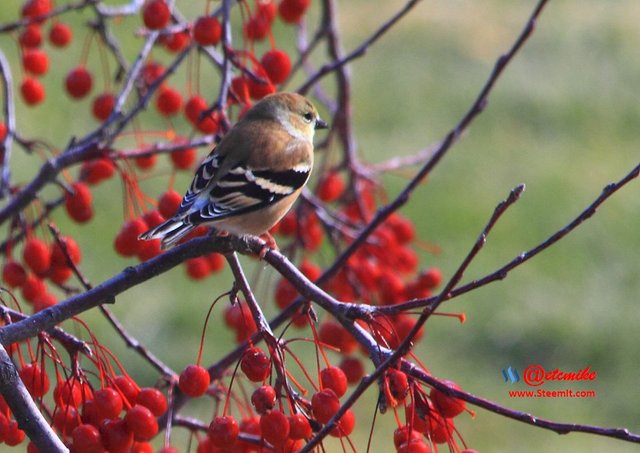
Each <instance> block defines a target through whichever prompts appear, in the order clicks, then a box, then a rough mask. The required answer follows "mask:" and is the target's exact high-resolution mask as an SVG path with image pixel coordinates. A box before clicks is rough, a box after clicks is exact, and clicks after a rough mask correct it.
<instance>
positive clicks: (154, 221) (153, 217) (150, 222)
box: [142, 209, 165, 228]
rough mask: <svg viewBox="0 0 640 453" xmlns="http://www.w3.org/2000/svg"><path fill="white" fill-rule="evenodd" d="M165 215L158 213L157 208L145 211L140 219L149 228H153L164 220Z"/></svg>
mask: <svg viewBox="0 0 640 453" xmlns="http://www.w3.org/2000/svg"><path fill="white" fill-rule="evenodd" d="M164 219H165V217H164V216H163V215H162V214H160V212H159V211H158V210H157V209H154V210H153V211H147V212H145V213H144V214H143V215H142V220H144V223H146V224H147V226H148V227H149V228H154V227H157V226H158V225H160V224H161V223H162V222H164Z"/></svg>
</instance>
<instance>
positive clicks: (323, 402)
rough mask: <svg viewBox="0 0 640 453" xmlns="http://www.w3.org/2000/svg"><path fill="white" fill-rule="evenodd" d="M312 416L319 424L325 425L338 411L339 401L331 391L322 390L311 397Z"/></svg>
mask: <svg viewBox="0 0 640 453" xmlns="http://www.w3.org/2000/svg"><path fill="white" fill-rule="evenodd" d="M311 408H312V410H313V416H314V417H315V418H316V420H318V422H320V423H323V424H324V423H327V422H328V421H329V420H330V419H331V417H333V416H334V415H335V414H336V413H337V412H338V410H339V409H340V400H339V399H338V397H337V396H336V394H335V392H334V391H333V390H331V389H324V390H321V391H319V392H316V393H314V394H313V397H311Z"/></svg>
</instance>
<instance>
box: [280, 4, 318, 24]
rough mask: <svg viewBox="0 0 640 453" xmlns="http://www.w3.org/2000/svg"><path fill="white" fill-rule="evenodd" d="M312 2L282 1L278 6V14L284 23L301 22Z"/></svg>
mask: <svg viewBox="0 0 640 453" xmlns="http://www.w3.org/2000/svg"><path fill="white" fill-rule="evenodd" d="M309 3H311V0H282V1H281V2H280V4H279V5H278V13H279V14H280V17H281V18H282V20H283V21H285V22H288V23H292V24H294V23H297V22H300V19H302V16H303V15H304V13H305V11H306V10H307V8H308V7H309Z"/></svg>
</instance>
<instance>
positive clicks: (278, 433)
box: [260, 410, 290, 446]
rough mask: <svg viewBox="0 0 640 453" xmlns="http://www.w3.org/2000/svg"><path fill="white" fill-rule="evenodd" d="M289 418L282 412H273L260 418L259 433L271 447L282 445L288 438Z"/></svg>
mask: <svg viewBox="0 0 640 453" xmlns="http://www.w3.org/2000/svg"><path fill="white" fill-rule="evenodd" d="M289 430H290V426H289V418H288V417H287V416H286V415H284V414H283V413H282V412H280V411H277V410H273V411H270V412H269V413H267V414H264V415H263V416H262V417H260V432H261V433H262V437H263V438H264V439H265V440H266V441H267V442H269V443H270V444H271V445H274V446H278V445H282V444H283V443H284V442H285V441H286V440H287V439H288V438H289Z"/></svg>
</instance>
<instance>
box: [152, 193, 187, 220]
mask: <svg viewBox="0 0 640 453" xmlns="http://www.w3.org/2000/svg"><path fill="white" fill-rule="evenodd" d="M181 202H182V195H180V194H179V193H178V192H176V191H175V190H171V189H170V190H167V191H166V192H165V193H163V194H162V196H161V197H160V200H159V201H158V211H159V212H160V214H161V215H162V216H163V217H164V218H165V219H168V218H169V217H171V216H173V215H174V214H175V213H176V211H177V210H178V208H179V207H180V203H181Z"/></svg>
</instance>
